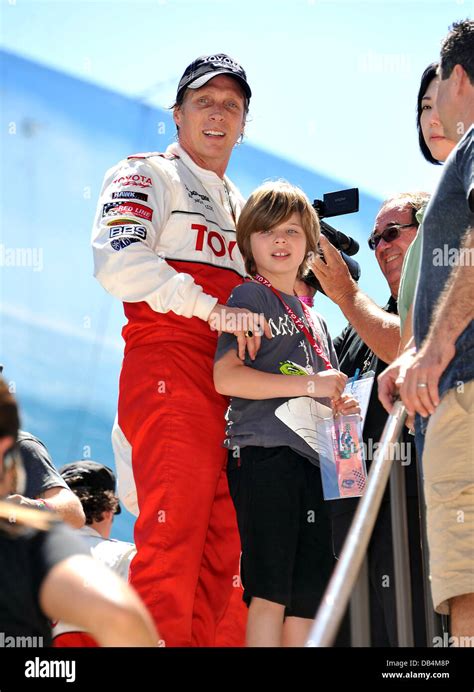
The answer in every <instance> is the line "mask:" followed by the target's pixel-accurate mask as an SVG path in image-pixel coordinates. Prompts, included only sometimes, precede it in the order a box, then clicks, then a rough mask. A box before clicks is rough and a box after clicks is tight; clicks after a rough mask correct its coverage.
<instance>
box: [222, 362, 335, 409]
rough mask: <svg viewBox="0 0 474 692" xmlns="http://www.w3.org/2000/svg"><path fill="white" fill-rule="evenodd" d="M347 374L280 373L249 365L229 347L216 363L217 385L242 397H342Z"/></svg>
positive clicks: (224, 391) (223, 392)
mask: <svg viewBox="0 0 474 692" xmlns="http://www.w3.org/2000/svg"><path fill="white" fill-rule="evenodd" d="M346 380H347V376H346V375H344V374H343V373H342V372H339V371H338V370H326V371H325V372H320V373H317V374H316V375H283V374H282V375H278V374H272V373H268V372H261V371H260V370H255V369H254V368H251V367H249V366H247V365H245V364H244V363H243V362H242V361H241V360H240V359H239V357H238V356H237V352H236V351H234V350H230V351H227V353H225V355H223V356H222V358H221V359H220V360H218V361H217V363H215V364H214V386H215V388H216V390H217V391H218V392H219V394H225V395H227V396H236V397H241V398H242V399H254V400H262V399H274V398H279V397H297V396H313V397H330V398H335V399H337V398H339V396H340V395H341V393H342V391H343V389H344V385H345V383H346Z"/></svg>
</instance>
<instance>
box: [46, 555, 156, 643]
mask: <svg viewBox="0 0 474 692" xmlns="http://www.w3.org/2000/svg"><path fill="white" fill-rule="evenodd" d="M39 601H40V606H41V609H42V611H43V612H44V613H45V615H47V616H48V617H49V618H51V619H52V620H63V621H64V622H68V623H70V624H72V625H76V626H78V627H81V628H83V629H85V630H87V632H89V633H90V634H91V635H92V636H93V637H94V638H95V639H96V640H97V642H98V643H99V644H100V646H156V645H157V643H158V637H159V635H158V633H157V632H156V629H155V627H154V625H153V622H152V619H151V617H150V615H149V613H148V611H147V610H146V608H145V606H144V605H143V603H142V602H141V600H140V599H139V598H138V596H137V594H136V593H135V591H134V590H133V589H132V588H131V587H130V586H129V585H128V584H127V583H126V582H125V581H123V580H122V579H120V577H118V576H117V575H116V574H114V573H113V572H112V571H111V570H109V569H108V568H106V567H105V566H104V565H102V564H101V563H100V562H98V561H96V560H94V559H93V558H91V557H88V556H86V555H74V556H72V557H70V558H67V559H66V560H62V561H61V562H59V563H58V564H57V565H55V567H53V568H52V569H51V571H50V572H49V573H48V575H47V576H46V578H45V579H44V581H43V583H42V585H41V589H40V593H39Z"/></svg>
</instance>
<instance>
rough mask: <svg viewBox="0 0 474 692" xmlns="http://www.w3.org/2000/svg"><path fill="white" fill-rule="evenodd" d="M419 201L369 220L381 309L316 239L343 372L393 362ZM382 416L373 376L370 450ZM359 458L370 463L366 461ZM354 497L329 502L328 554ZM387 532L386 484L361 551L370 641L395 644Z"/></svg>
mask: <svg viewBox="0 0 474 692" xmlns="http://www.w3.org/2000/svg"><path fill="white" fill-rule="evenodd" d="M427 201H428V195H427V194H426V193H413V194H409V193H406V194H400V195H397V196H396V197H393V198H391V199H388V200H387V201H385V202H384V204H383V205H382V208H381V209H380V211H379V213H378V215H377V217H376V219H375V227H374V230H373V232H372V234H371V236H370V238H369V246H370V247H371V249H373V250H374V251H375V257H376V259H377V261H378V263H379V266H380V269H381V271H382V273H383V275H384V276H385V278H386V280H387V283H388V285H389V288H390V298H389V301H388V303H387V305H386V306H385V307H384V308H381V307H379V306H378V305H376V304H375V303H374V302H373V301H372V300H371V299H370V298H369V297H368V296H367V295H365V294H364V293H363V292H362V291H361V290H360V289H359V287H358V286H357V284H356V282H355V281H354V280H353V279H352V278H351V276H350V274H349V270H348V269H347V266H346V264H345V263H344V261H343V260H342V259H341V256H340V254H339V252H338V251H337V250H336V249H335V248H334V247H333V246H332V245H331V244H330V243H329V242H328V241H327V240H326V239H325V238H321V247H322V250H323V252H324V259H325V261H326V263H325V262H324V261H323V260H322V259H321V258H319V257H317V258H316V260H315V261H314V262H313V264H312V267H311V268H312V270H313V272H314V274H315V276H316V278H317V279H318V281H319V282H320V284H321V286H322V288H323V290H324V291H325V293H326V295H327V296H328V297H329V298H330V299H331V300H333V301H334V302H335V303H336V304H337V305H339V307H340V308H341V310H342V311H343V312H344V314H345V315H346V317H347V318H348V320H349V325H348V326H347V327H346V328H345V329H344V331H343V332H342V334H340V336H339V337H337V338H336V339H335V340H334V347H335V349H336V353H337V356H338V359H339V364H340V369H341V370H342V372H344V373H345V374H346V375H348V377H352V378H353V377H354V376H355V377H356V378H357V377H358V376H359V377H361V376H364V375H365V374H366V373H368V372H370V371H373V372H374V373H375V375H378V374H379V373H380V372H381V371H382V370H383V369H384V368H385V367H386V365H385V363H386V362H390V361H391V360H393V358H395V356H396V354H397V350H398V345H399V341H400V326H399V318H398V315H397V314H396V313H397V302H396V301H397V296H398V287H399V281H400V273H401V267H402V263H403V258H404V256H405V253H406V251H407V249H408V247H409V245H410V243H411V242H412V240H413V239H414V237H415V235H416V231H417V227H418V223H417V221H416V217H415V214H416V212H417V211H418V210H419V209H420V208H422V207H423V206H425V205H426V203H427ZM386 418H387V414H386V412H385V411H384V409H383V407H382V406H381V404H380V402H379V400H378V396H377V384H376V381H375V382H374V385H373V388H372V392H371V396H370V400H369V406H368V410H367V415H366V420H365V425H364V430H363V438H364V443H365V444H366V449H368V450H372V449H373V445H374V444H375V443H378V442H379V440H380V437H381V435H382V431H383V428H384V425H385V421H386ZM401 441H402V443H404V445H403V447H401V448H400V449H404V450H407V451H408V454H409V455H410V456H408V460H409V461H410V462H411V463H409V465H408V466H407V473H406V492H407V507H408V530H409V543H410V558H411V568H412V591H413V603H414V604H416V606H417V608H416V609H415V612H414V629H415V645H416V646H424V645H425V639H424V614H423V612H422V604H423V590H422V589H423V585H422V572H421V555H420V550H419V543H420V538H419V522H418V501H417V479H416V465H415V450H414V444H412V442H411V438H410V436H409V435H408V431H406V430H405V431H404V434H403V437H402V440H401ZM367 461H368V462H370V459H367ZM357 502H358V500H357V499H345V500H335V501H331V502H330V503H329V504H330V509H331V514H332V530H333V541H334V548H335V553H336V557H338V556H339V554H340V551H341V549H342V546H343V543H344V540H345V537H346V534H347V532H348V530H349V527H350V524H351V522H352V519H353V517H354V513H355V510H356V508H357ZM391 535H392V534H391V517H390V501H389V493H388V490H387V491H386V492H385V496H384V501H383V503H382V506H381V508H380V511H379V515H378V518H377V522H376V525H375V528H374V532H373V535H372V539H371V542H370V544H369V552H368V557H369V574H370V585H371V594H370V596H371V629H372V644H373V646H397V626H396V619H395V585H394V577H393V574H394V569H393V551H392V541H391Z"/></svg>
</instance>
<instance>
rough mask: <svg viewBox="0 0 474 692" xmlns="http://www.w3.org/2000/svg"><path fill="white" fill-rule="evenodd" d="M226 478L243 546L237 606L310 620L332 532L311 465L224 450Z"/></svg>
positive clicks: (284, 452)
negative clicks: (265, 605)
mask: <svg viewBox="0 0 474 692" xmlns="http://www.w3.org/2000/svg"><path fill="white" fill-rule="evenodd" d="M227 476H228V479H229V489H230V494H231V496H232V500H233V502H234V505H235V508H236V511H237V521H238V525H239V532H240V539H241V543H242V558H241V567H240V572H241V580H242V584H243V587H244V594H243V600H244V601H245V603H246V604H247V605H250V601H251V600H252V598H253V597H258V598H264V599H266V600H268V601H273V602H275V603H280V604H281V605H284V606H285V616H294V617H302V618H314V616H315V614H316V611H317V609H318V606H319V602H320V600H321V597H322V595H323V593H324V590H325V588H326V585H327V582H328V580H329V577H330V575H331V571H332V568H333V563H334V560H333V555H332V542H331V527H330V521H329V516H328V511H327V507H326V505H325V503H324V499H323V491H322V486H321V473H320V470H319V468H318V467H317V466H315V465H314V464H312V463H311V462H310V461H308V459H305V458H304V457H302V456H300V455H299V454H297V453H296V452H294V451H293V450H292V449H291V448H289V447H272V448H268V449H267V448H263V447H243V448H241V449H240V459H236V458H234V456H233V452H232V451H229V456H228V464H227Z"/></svg>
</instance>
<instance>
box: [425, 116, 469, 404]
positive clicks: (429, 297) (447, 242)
mask: <svg viewBox="0 0 474 692" xmlns="http://www.w3.org/2000/svg"><path fill="white" fill-rule="evenodd" d="M469 227H471V228H472V227H474V126H472V127H471V128H470V129H469V130H468V131H467V132H466V134H465V135H464V137H463V138H462V139H461V140H460V142H459V144H458V145H457V147H456V148H455V149H453V151H452V152H451V154H450V155H449V157H448V159H447V161H446V163H445V165H444V169H443V174H442V176H441V179H440V181H439V184H438V188H437V190H436V192H435V193H434V195H433V196H432V198H431V200H430V202H429V204H428V207H427V209H426V212H425V216H424V219H423V248H422V254H421V266H420V276H419V279H418V287H417V291H416V297H415V308H414V333H415V342H416V345H417V347H418V348H419V347H420V346H421V344H422V343H423V340H424V339H425V337H426V335H427V334H428V330H429V327H430V324H431V321H432V316H433V310H434V308H435V306H436V303H437V302H438V299H439V296H440V294H441V292H442V291H443V289H444V287H445V285H446V282H447V280H448V278H449V275H450V274H451V272H452V270H453V268H454V267H455V266H456V265H457V264H459V261H461V262H462V261H464V263H465V264H468V263H470V267H469V269H468V271H472V259H473V258H472V251H471V256H469V253H466V255H464V259H463V256H461V254H460V252H459V250H460V246H461V241H462V238H463V236H464V235H465V232H466V230H467V229H468V228H469ZM473 379H474V322H473V321H472V320H471V322H470V324H469V325H468V326H467V327H466V329H465V330H464V331H463V332H462V334H461V335H460V336H459V338H458V339H457V341H456V355H455V356H454V358H453V360H452V361H451V363H449V365H448V367H447V368H446V370H445V371H444V373H443V375H442V376H441V379H440V385H439V392H440V395H442V394H444V393H445V392H446V391H447V390H448V389H451V388H452V387H455V386H456V385H457V383H458V382H469V381H470V380H473Z"/></svg>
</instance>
